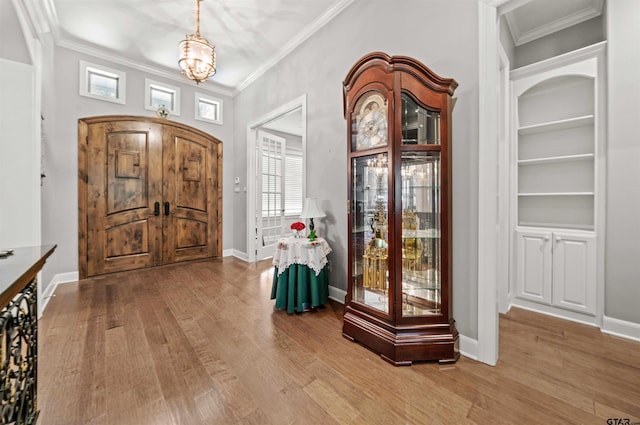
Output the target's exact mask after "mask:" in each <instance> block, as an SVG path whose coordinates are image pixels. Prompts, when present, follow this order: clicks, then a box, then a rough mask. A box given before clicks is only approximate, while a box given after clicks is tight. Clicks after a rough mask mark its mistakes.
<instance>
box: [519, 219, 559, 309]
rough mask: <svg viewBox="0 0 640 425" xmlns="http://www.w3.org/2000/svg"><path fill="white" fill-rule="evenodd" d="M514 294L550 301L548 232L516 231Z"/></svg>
mask: <svg viewBox="0 0 640 425" xmlns="http://www.w3.org/2000/svg"><path fill="white" fill-rule="evenodd" d="M516 253H517V254H516V255H517V259H516V296H517V297H518V298H522V299H525V300H530V301H536V302H540V303H544V304H549V303H550V302H551V279H552V276H551V273H552V268H551V261H552V258H551V242H550V233H549V232H542V231H540V232H537V231H533V230H527V231H523V230H517V231H516Z"/></svg>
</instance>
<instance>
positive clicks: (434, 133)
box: [401, 93, 440, 145]
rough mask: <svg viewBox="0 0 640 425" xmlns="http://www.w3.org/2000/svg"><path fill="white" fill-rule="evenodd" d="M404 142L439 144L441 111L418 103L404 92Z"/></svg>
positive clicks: (404, 143) (408, 143)
mask: <svg viewBox="0 0 640 425" xmlns="http://www.w3.org/2000/svg"><path fill="white" fill-rule="evenodd" d="M401 113H402V144H403V145H439V144H440V113H439V112H437V111H431V110H429V109H426V108H423V107H422V106H420V105H418V103H417V102H416V101H415V100H413V99H412V98H411V96H409V95H408V94H407V93H402V110H401Z"/></svg>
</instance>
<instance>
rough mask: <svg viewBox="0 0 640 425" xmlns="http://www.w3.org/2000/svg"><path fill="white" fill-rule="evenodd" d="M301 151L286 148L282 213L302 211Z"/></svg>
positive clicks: (288, 213) (291, 214) (297, 213)
mask: <svg viewBox="0 0 640 425" xmlns="http://www.w3.org/2000/svg"><path fill="white" fill-rule="evenodd" d="M302 177H303V176H302V151H301V150H293V149H291V148H287V151H286V156H285V172H284V214H285V216H299V215H300V214H301V213H302V181H303V178H302Z"/></svg>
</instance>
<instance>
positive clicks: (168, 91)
mask: <svg viewBox="0 0 640 425" xmlns="http://www.w3.org/2000/svg"><path fill="white" fill-rule="evenodd" d="M144 92H145V99H146V100H145V106H144V107H145V109H148V110H151V111H157V110H158V109H160V108H164V109H166V110H167V111H169V113H170V114H171V115H180V88H179V87H176V86H172V85H169V84H166V83H160V82H158V81H153V80H150V79H148V78H145V90H144Z"/></svg>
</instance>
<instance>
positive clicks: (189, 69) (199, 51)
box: [178, 0, 216, 84]
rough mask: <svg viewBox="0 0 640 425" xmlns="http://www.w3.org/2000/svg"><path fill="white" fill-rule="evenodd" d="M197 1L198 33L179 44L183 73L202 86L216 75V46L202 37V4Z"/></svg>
mask: <svg viewBox="0 0 640 425" xmlns="http://www.w3.org/2000/svg"><path fill="white" fill-rule="evenodd" d="M201 1H202V0H196V32H195V34H190V35H187V36H186V37H187V38H185V39H184V40H182V41H181V42H180V44H179V48H180V60H178V64H179V65H180V69H181V70H182V73H183V74H185V75H186V76H187V78H189V79H190V80H193V81H195V82H196V83H198V84H200V83H201V82H203V81H206V79H207V78H209V77H211V76H212V75H213V74H215V73H216V51H215V46H214V45H213V44H211V43H209V42H208V41H207V40H206V39H205V38H202V37H200V2H201Z"/></svg>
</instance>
